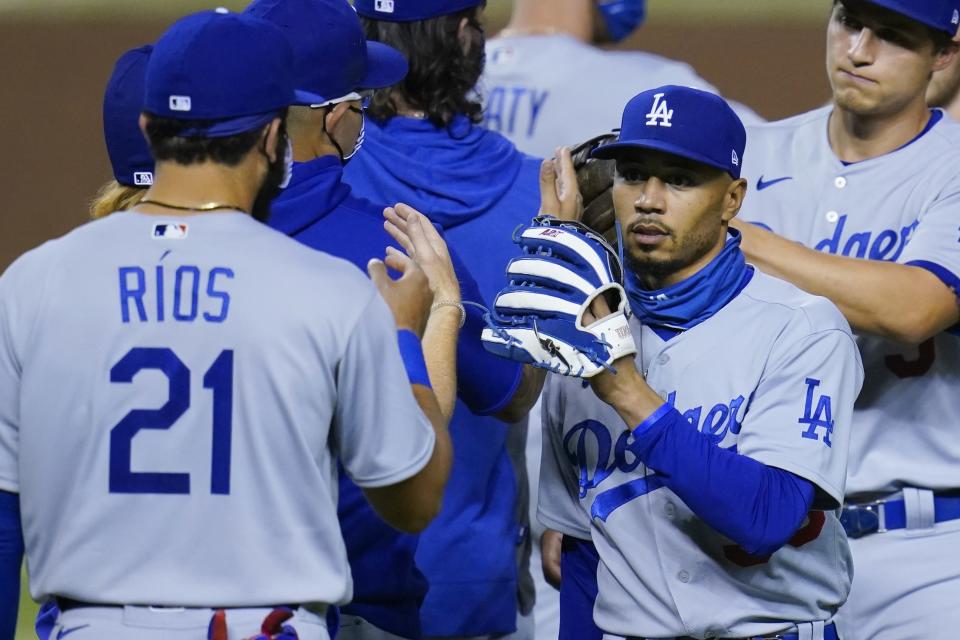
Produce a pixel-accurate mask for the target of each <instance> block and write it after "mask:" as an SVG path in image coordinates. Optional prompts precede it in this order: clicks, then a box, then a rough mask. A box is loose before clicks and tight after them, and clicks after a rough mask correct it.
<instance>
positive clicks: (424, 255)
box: [383, 203, 460, 302]
mask: <svg viewBox="0 0 960 640" xmlns="http://www.w3.org/2000/svg"><path fill="white" fill-rule="evenodd" d="M383 217H384V218H386V222H384V224H383V226H384V228H385V229H386V230H387V233H389V234H390V235H391V236H392V237H393V239H394V240H396V241H397V243H398V244H399V245H400V246H401V247H403V250H404V251H406V252H407V255H409V256H410V257H411V258H413V260H414V262H416V263H417V264H418V265H419V266H420V268H421V269H423V272H424V273H425V274H426V275H427V279H428V280H429V281H430V289H431V290H432V291H433V295H434V297H435V299H436V300H437V301H440V300H443V301H445V302H459V301H460V283H459V282H458V280H457V274H456V273H455V272H454V270H453V263H452V262H451V260H450V252H449V251H448V249H447V243H446V242H444V241H443V238H442V237H440V233H439V232H437V230H436V228H434V226H433V224H431V223H430V220H428V219H427V217H426V216H425V215H423V214H422V213H420V212H419V211H417V210H416V209H414V208H413V207H411V206H409V205H405V204H402V203H401V204H397V205H396V206H395V207H387V208H386V209H384V210H383Z"/></svg>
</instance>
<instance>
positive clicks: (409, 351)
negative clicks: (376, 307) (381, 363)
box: [397, 329, 433, 389]
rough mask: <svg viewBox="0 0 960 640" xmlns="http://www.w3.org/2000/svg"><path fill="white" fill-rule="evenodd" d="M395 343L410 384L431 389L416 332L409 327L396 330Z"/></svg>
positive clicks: (421, 347)
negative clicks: (398, 348)
mask: <svg viewBox="0 0 960 640" xmlns="http://www.w3.org/2000/svg"><path fill="white" fill-rule="evenodd" d="M397 345H398V346H399V347H400V357H401V358H402V359H403V366H404V368H406V370H407V378H408V379H409V380H410V384H422V385H423V386H425V387H428V388H431V389H432V388H433V387H432V386H431V385H430V375H429V374H428V373H427V363H426V362H425V361H424V359H423V346H422V345H421V344H420V338H418V337H417V334H415V333H414V332H413V331H410V330H409V329H401V330H400V331H397Z"/></svg>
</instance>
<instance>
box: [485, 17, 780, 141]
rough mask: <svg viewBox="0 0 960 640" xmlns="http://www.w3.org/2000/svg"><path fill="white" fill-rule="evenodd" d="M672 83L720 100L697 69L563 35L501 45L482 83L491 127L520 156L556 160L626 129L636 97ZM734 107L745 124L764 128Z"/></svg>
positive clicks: (512, 39)
mask: <svg viewBox="0 0 960 640" xmlns="http://www.w3.org/2000/svg"><path fill="white" fill-rule="evenodd" d="M667 84H679V85H686V86H690V87H695V88H697V89H703V90H705V91H710V92H712V93H717V90H716V89H715V88H714V87H712V86H711V85H710V83H708V82H707V81H706V80H704V79H703V78H701V77H700V76H698V75H697V74H696V72H695V71H694V70H693V68H691V67H690V66H689V65H687V64H685V63H683V62H677V61H675V60H670V59H668V58H663V57H661V56H657V55H654V54H651V53H644V52H641V51H605V50H603V49H600V48H598V47H594V46H591V45H588V44H584V43H582V42H580V41H579V40H577V39H576V38H573V37H571V36H568V35H565V34H562V33H558V34H554V35H530V36H509V37H503V38H494V39H491V40H490V41H489V42H488V43H487V62H486V67H485V70H484V76H483V78H482V79H481V82H480V90H481V94H482V97H483V99H484V116H483V117H484V121H483V123H484V126H486V127H487V128H488V129H492V130H493V131H497V132H499V133H501V134H503V135H504V136H506V137H507V138H509V139H510V141H511V142H513V143H514V144H515V145H516V146H517V148H518V149H520V151H523V152H524V153H529V154H531V155H535V156H540V157H550V156H553V153H554V150H555V149H556V148H557V146H558V145H571V144H576V143H579V142H582V141H584V140H587V139H589V138H591V137H593V136H595V135H598V134H601V133H606V132H608V131H610V130H611V129H613V128H616V127H619V126H620V117H621V115H622V114H623V105H625V104H627V102H628V101H629V100H630V98H632V97H633V96H635V95H636V94H638V93H640V92H641V91H645V90H647V89H653V88H655V87H660V86H663V85H667ZM731 105H732V106H733V107H734V110H735V111H736V112H737V114H738V115H740V117H741V118H742V119H743V121H744V122H745V123H748V122H762V119H761V118H760V117H759V116H757V114H755V113H754V112H753V111H751V110H750V109H749V108H748V107H745V106H743V105H740V104H737V103H735V102H731Z"/></svg>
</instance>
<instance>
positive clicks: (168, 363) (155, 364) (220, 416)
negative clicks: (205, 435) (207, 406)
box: [110, 347, 233, 495]
mask: <svg viewBox="0 0 960 640" xmlns="http://www.w3.org/2000/svg"><path fill="white" fill-rule="evenodd" d="M149 369H152V370H155V371H160V372H162V373H163V374H164V375H165V376H166V377H167V381H168V383H169V392H168V396H167V402H166V403H165V404H164V405H163V406H162V407H160V408H159V409H133V410H131V411H130V412H129V413H127V415H125V416H124V417H123V419H122V420H120V422H118V423H117V425H116V426H115V427H114V428H113V429H112V430H111V431H110V493H168V494H169V493H173V494H177V493H180V494H188V493H190V474H189V473H157V472H146V471H132V470H131V469H130V457H131V449H132V445H133V437H134V436H135V435H137V432H138V431H140V430H141V429H162V430H165V429H169V428H170V427H172V426H173V423H174V422H176V421H177V420H178V419H180V416H182V415H183V414H184V412H185V411H186V410H187V409H188V408H189V407H190V369H188V368H187V366H186V365H185V364H184V363H183V361H182V360H180V358H178V357H177V354H175V353H174V352H173V351H172V350H170V349H160V348H144V347H137V348H134V349H131V350H130V351H128V352H127V354H126V355H125V356H123V357H122V358H120V361H119V362H117V364H115V365H113V368H112V369H110V382H121V383H122V382H132V381H133V378H134V376H136V375H137V373H139V372H140V371H144V370H149ZM203 388H204V389H210V390H211V391H212V392H213V455H212V456H211V470H210V492H211V493H214V494H221V495H227V494H229V493H230V437H231V431H232V427H233V424H232V422H233V351H232V350H229V349H228V350H225V351H221V352H220V355H219V356H217V359H216V360H214V361H213V364H212V365H211V366H210V368H209V369H208V370H207V372H206V373H205V374H204V376H203Z"/></svg>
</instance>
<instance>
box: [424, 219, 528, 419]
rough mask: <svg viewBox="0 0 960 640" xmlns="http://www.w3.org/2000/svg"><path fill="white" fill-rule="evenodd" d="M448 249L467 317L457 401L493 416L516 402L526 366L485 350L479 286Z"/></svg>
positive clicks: (459, 352) (459, 348)
mask: <svg viewBox="0 0 960 640" xmlns="http://www.w3.org/2000/svg"><path fill="white" fill-rule="evenodd" d="M434 226H435V227H437V225H434ZM437 230H438V231H439V230H440V229H439V227H437ZM441 235H442V234H441ZM447 248H448V250H449V251H450V260H451V262H452V263H453V270H454V271H455V272H456V274H457V279H458V280H459V281H460V298H461V300H463V302H464V303H465V304H464V310H465V311H466V314H467V315H466V318H465V320H464V324H463V328H462V329H460V339H459V340H457V397H458V398H459V399H460V400H462V401H463V403H464V404H465V405H467V408H468V409H470V411H471V412H473V413H474V414H476V415H478V416H489V415H493V414H495V413H498V412H499V411H501V410H502V409H503V408H504V407H506V406H507V405H508V404H509V403H510V401H511V400H512V399H513V396H514V394H515V393H516V392H517V389H518V388H519V387H520V379H521V377H522V375H523V365H522V364H520V363H519V362H514V361H512V360H507V359H506V358H501V357H499V356H495V355H493V354H492V353H490V352H489V351H487V350H486V349H484V348H483V343H482V342H480V334H481V333H482V332H483V330H484V328H485V327H486V326H487V323H486V322H485V321H484V319H483V314H484V310H483V309H482V307H485V306H486V305H484V304H483V296H482V295H481V294H480V286H479V285H478V284H477V281H476V280H475V279H474V278H473V275H472V274H471V273H470V271H469V270H468V269H467V267H466V265H465V264H464V263H463V261H462V260H461V259H460V256H459V255H457V252H456V251H455V250H454V249H453V247H449V246H448V247H447ZM470 303H473V304H470ZM476 305H480V306H479V307H478V306H476Z"/></svg>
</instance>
